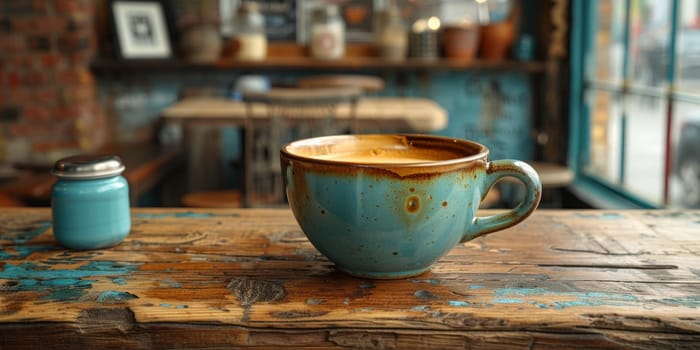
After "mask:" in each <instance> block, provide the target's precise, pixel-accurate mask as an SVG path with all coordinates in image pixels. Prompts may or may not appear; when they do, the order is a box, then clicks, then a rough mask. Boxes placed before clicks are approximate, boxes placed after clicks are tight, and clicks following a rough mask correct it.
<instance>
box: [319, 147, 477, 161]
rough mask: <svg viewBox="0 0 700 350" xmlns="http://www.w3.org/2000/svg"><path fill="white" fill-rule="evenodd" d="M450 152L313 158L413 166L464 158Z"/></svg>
mask: <svg viewBox="0 0 700 350" xmlns="http://www.w3.org/2000/svg"><path fill="white" fill-rule="evenodd" d="M464 156H465V155H462V154H455V153H452V152H448V151H442V150H436V149H430V150H428V149H420V148H409V149H382V148H376V149H371V150H361V151H356V152H340V153H328V154H316V155H313V156H312V157H313V158H316V159H325V160H334V161H340V162H351V163H362V164H413V163H427V162H438V161H445V160H450V159H456V158H461V157H464Z"/></svg>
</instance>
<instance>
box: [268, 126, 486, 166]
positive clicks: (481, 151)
mask: <svg viewBox="0 0 700 350" xmlns="http://www.w3.org/2000/svg"><path fill="white" fill-rule="evenodd" d="M373 137H391V138H397V139H404V140H405V141H404V142H410V141H416V140H418V141H437V142H443V143H445V144H462V145H464V146H467V147H473V148H477V149H478V150H477V152H475V153H474V154H471V155H469V156H464V157H456V158H453V159H447V160H435V161H426V162H415V163H392V162H383V163H382V162H356V161H343V160H338V159H322V158H316V157H311V156H305V155H301V154H297V153H294V152H293V151H292V148H294V147H299V146H303V145H312V144H314V143H315V144H322V143H323V142H324V141H325V142H328V141H329V140H338V139H362V138H373ZM280 153H281V155H282V156H283V157H286V158H289V159H294V160H298V161H305V162H311V163H318V164H327V165H342V166H350V167H391V168H415V167H434V166H445V165H454V164H460V163H466V162H472V161H475V160H479V159H486V158H487V157H488V154H489V149H488V147H486V146H485V145H483V144H481V143H479V142H476V141H472V140H466V139H461V138H456V137H447V136H440V135H427V134H401V133H397V134H395V133H386V134H381V133H380V134H345V135H329V136H318V137H311V138H305V139H299V140H295V141H292V142H289V143H287V144H285V145H284V146H282V148H281V149H280Z"/></svg>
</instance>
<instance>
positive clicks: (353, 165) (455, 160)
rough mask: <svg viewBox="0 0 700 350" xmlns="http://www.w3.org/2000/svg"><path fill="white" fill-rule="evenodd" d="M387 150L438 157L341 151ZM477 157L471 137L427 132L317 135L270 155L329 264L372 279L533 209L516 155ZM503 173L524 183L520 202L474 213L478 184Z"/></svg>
mask: <svg viewBox="0 0 700 350" xmlns="http://www.w3.org/2000/svg"><path fill="white" fill-rule="evenodd" d="M387 152H389V153H393V154H396V155H397V156H404V155H407V154H408V155H411V154H414V153H415V154H418V155H420V156H421V157H423V156H426V155H427V156H430V155H431V154H432V153H434V154H436V155H440V157H439V158H441V159H442V160H434V161H423V162H415V163H402V164H400V163H392V162H389V161H382V162H381V163H374V162H363V161H361V160H357V159H355V160H352V159H350V157H349V156H348V157H345V156H344V155H350V154H354V153H362V154H385V153H387ZM329 155H330V156H332V157H330V158H328V156H329ZM446 155H447V156H446ZM487 156H488V149H487V148H486V147H485V146H483V145H481V144H478V143H475V142H471V141H467V140H461V139H454V138H447V137H440V136H429V135H339V136H326V137H319V138H313V139H306V140H299V141H295V142H292V143H290V144H287V145H285V146H284V147H283V148H282V150H281V155H280V157H281V164H282V172H283V174H284V181H285V188H286V193H287V199H288V201H289V205H290V207H291V209H292V211H293V213H294V216H295V217H296V220H297V222H298V223H299V225H300V226H301V229H302V230H303V231H304V233H305V234H306V236H307V237H308V238H309V240H310V241H311V243H312V244H313V245H314V246H315V247H316V249H318V250H319V251H320V252H321V253H322V254H324V255H325V256H326V257H328V258H329V259H330V260H331V261H333V262H334V263H335V264H336V267H337V268H338V269H340V270H342V271H344V272H346V273H348V274H350V275H353V276H357V277H363V278H381V279H386V278H405V277H411V276H416V275H419V274H421V273H423V272H425V271H427V270H429V269H430V267H431V266H432V264H433V263H435V262H436V261H437V260H438V259H440V258H441V257H442V256H444V255H445V254H447V252H448V251H450V250H451V249H452V248H453V247H455V246H456V245H457V244H458V243H460V242H466V241H469V240H471V239H474V238H476V237H478V236H481V235H484V234H487V233H491V232H495V231H498V230H502V229H505V228H508V227H510V226H513V225H515V224H517V223H519V222H521V221H522V220H524V219H525V218H526V217H528V216H529V215H530V214H531V213H532V212H533V211H534V210H535V208H536V207H537V205H538V204H539V201H540V196H541V192H542V186H541V184H540V181H539V178H538V176H537V173H536V172H535V171H534V170H533V169H532V168H531V167H530V166H529V165H527V164H526V163H524V162H520V161H517V160H496V161H488V159H487ZM344 159H345V160H344ZM348 159H350V160H348ZM506 176H513V177H515V178H517V179H518V180H520V182H522V183H523V184H524V186H525V189H526V196H525V198H524V199H523V202H522V203H520V204H519V205H518V206H517V207H516V208H514V209H512V210H509V211H507V212H504V213H499V214H497V215H492V216H486V217H477V216H476V212H477V209H478V207H479V203H480V202H481V200H482V199H483V198H484V197H485V196H486V193H487V192H488V190H489V189H490V188H491V186H493V184H494V183H496V182H497V181H498V180H499V179H501V178H503V177H506Z"/></svg>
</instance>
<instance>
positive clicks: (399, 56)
mask: <svg viewBox="0 0 700 350" xmlns="http://www.w3.org/2000/svg"><path fill="white" fill-rule="evenodd" d="M376 24H377V25H376V27H377V33H376V38H375V43H376V45H377V50H378V52H379V57H381V58H385V59H388V60H393V61H400V60H403V59H405V58H406V53H407V51H408V32H407V30H406V25H405V23H404V21H403V19H402V18H401V12H400V11H399V8H398V7H397V6H395V5H390V6H388V7H387V8H386V9H385V10H383V11H381V12H380V13H379V14H378V16H377V22H376Z"/></svg>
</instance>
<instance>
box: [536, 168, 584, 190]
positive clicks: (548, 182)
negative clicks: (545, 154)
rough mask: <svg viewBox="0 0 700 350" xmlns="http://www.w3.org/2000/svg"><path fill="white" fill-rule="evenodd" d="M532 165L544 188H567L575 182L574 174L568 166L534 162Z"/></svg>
mask: <svg viewBox="0 0 700 350" xmlns="http://www.w3.org/2000/svg"><path fill="white" fill-rule="evenodd" d="M531 165H532V167H533V168H534V169H535V171H537V174H538V175H539V176H540V182H542V188H559V187H566V186H568V185H570V184H571V183H572V182H573V181H574V172H573V171H572V170H571V169H569V167H567V166H564V165H560V164H556V163H546V162H533V163H532V164H531Z"/></svg>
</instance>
